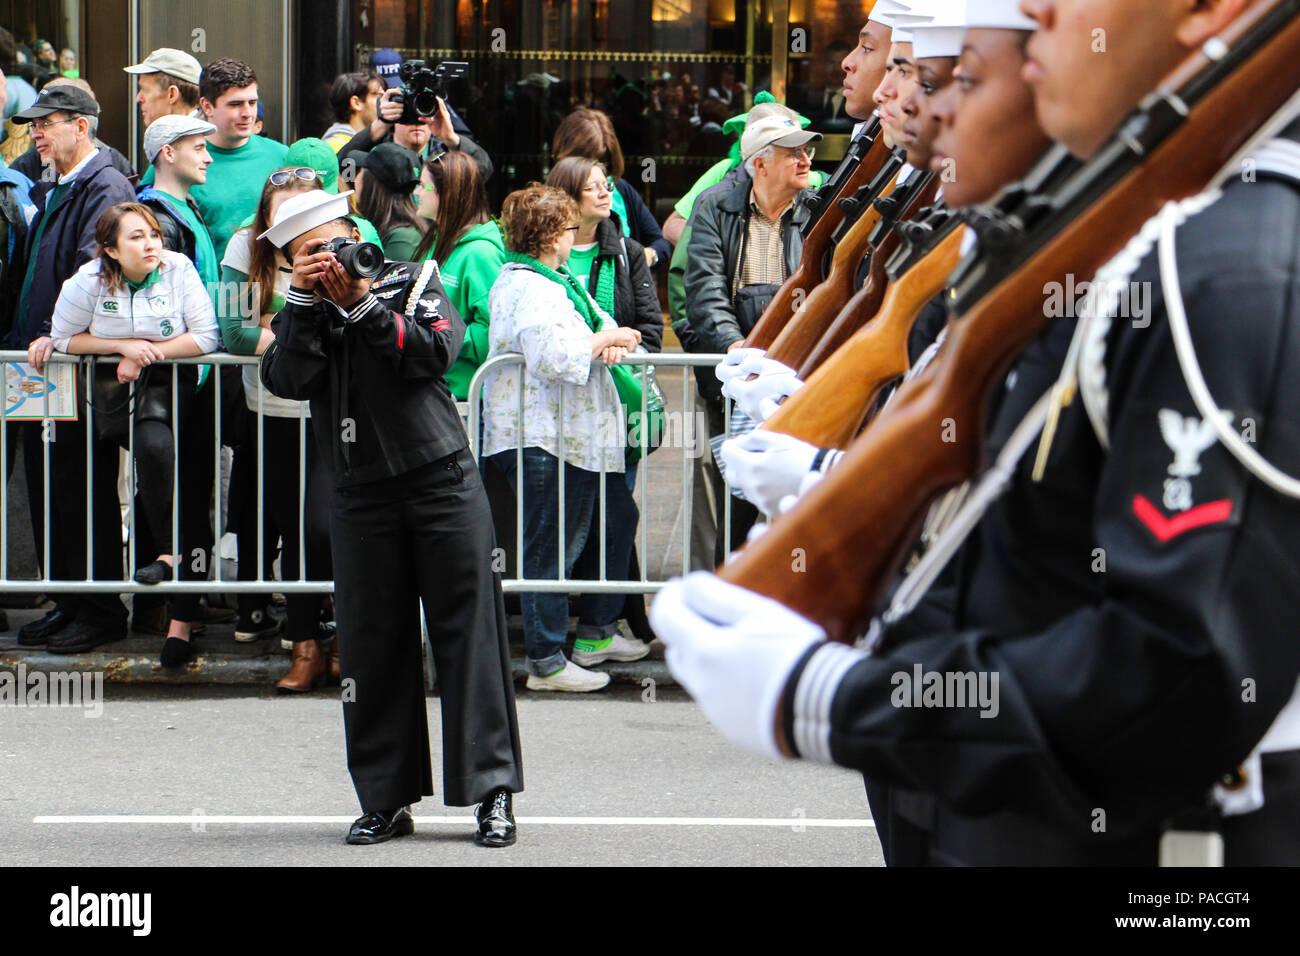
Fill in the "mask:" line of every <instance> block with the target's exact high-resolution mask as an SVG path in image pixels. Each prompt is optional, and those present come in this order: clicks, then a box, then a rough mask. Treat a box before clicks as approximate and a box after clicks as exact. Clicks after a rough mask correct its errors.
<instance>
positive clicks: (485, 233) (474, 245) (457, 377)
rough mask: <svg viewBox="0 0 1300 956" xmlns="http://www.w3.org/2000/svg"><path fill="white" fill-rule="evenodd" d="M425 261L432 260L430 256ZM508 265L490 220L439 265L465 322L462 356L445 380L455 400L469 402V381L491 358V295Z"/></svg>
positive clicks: (456, 247)
mask: <svg viewBox="0 0 1300 956" xmlns="http://www.w3.org/2000/svg"><path fill="white" fill-rule="evenodd" d="M425 258H426V259H427V258H429V256H428V255H426V256H425ZM505 261H506V246H505V242H504V241H503V240H502V238H501V229H500V228H499V227H498V226H497V224H496V223H495V222H492V221H491V220H489V221H488V222H485V223H480V224H479V225H477V226H474V227H473V228H471V229H470V230H469V231H468V232H466V233H465V235H464V236H462V237H461V239H460V241H459V242H458V243H456V245H455V246H453V247H452V250H451V254H450V255H448V256H447V259H446V261H444V262H440V263H438V268H439V271H440V272H441V273H442V287H443V288H444V289H446V290H447V296H448V298H450V299H451V304H452V306H453V307H454V308H455V310H456V311H457V313H459V314H460V317H461V319H462V320H464V322H465V341H464V344H462V345H461V347H460V355H458V356H457V357H456V361H455V362H454V363H453V364H452V366H451V368H449V369H447V374H446V376H445V378H446V381H447V387H448V388H450V389H451V394H452V395H454V396H456V400H457V401H460V402H463V401H466V400H467V398H468V394H469V383H470V379H472V378H473V377H474V373H475V372H476V371H478V367H479V366H480V365H482V364H483V361H484V360H485V359H486V358H487V354H488V320H489V318H490V315H489V312H488V293H490V292H491V291H492V283H494V282H496V281H497V275H498V274H499V273H500V272H501V267H502V266H503V265H505Z"/></svg>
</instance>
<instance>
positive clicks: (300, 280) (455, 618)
mask: <svg viewBox="0 0 1300 956" xmlns="http://www.w3.org/2000/svg"><path fill="white" fill-rule="evenodd" d="M350 195H351V192H344V193H341V194H339V195H337V196H332V195H330V194H329V193H326V192H323V191H319V190H317V191H313V192H308V193H302V194H300V195H297V196H292V197H290V198H289V199H287V200H285V202H284V203H283V205H281V206H280V208H279V209H278V210H277V211H276V216H275V221H274V223H273V224H272V227H271V228H270V229H269V230H267V231H266V232H265V233H263V234H262V236H260V237H259V238H265V239H267V240H269V241H270V242H271V243H272V244H274V245H275V246H276V247H277V248H279V249H280V250H281V251H282V253H283V255H284V257H285V259H286V260H288V261H289V262H291V263H292V265H293V278H292V280H291V288H290V290H289V292H288V294H287V295H286V296H285V306H284V309H283V310H281V312H280V313H279V314H278V315H277V316H276V317H275V319H274V320H272V323H271V331H272V332H273V333H274V335H275V341H274V342H273V343H272V344H271V345H270V346H269V347H268V348H267V350H266V352H265V354H264V355H263V357H262V370H261V374H262V382H263V383H264V384H265V385H266V387H267V388H269V389H270V390H271V391H272V392H274V393H275V394H276V395H279V396H281V397H283V398H290V399H297V400H309V401H310V402H311V414H312V427H313V428H314V429H315V434H316V441H317V443H318V445H319V447H320V448H321V450H322V454H323V455H324V456H325V457H326V459H327V460H328V461H329V462H330V463H331V465H332V466H333V472H334V479H335V484H336V490H335V493H334V499H333V505H332V510H331V516H330V518H331V520H330V533H331V538H332V548H333V558H334V573H335V592H334V601H335V609H336V613H337V620H338V627H339V635H340V666H341V671H342V678H343V682H342V686H343V724H344V730H345V733H346V738H347V753H348V770H349V771H350V772H351V774H352V781H353V784H354V786H355V787H356V791H357V797H358V799H359V800H360V802H361V810H362V815H361V817H359V818H358V819H357V820H356V822H354V823H353V824H352V827H351V829H350V831H349V832H348V837H347V842H349V843H380V842H383V841H385V840H388V839H391V838H392V837H395V836H404V835H407V834H409V833H411V832H413V830H414V823H413V821H412V818H411V813H410V804H412V803H415V802H416V801H418V800H419V799H420V798H421V797H422V796H424V795H426V794H432V793H433V774H432V766H431V760H430V753H429V737H428V723H427V719H426V716H425V709H424V708H425V705H424V701H425V688H424V676H423V675H424V671H423V668H422V667H421V661H420V613H419V612H420V604H421V603H423V606H424V616H425V620H426V622H427V626H428V631H429V642H430V645H431V646H432V648H433V654H434V659H435V662H436V665H437V671H438V683H439V687H440V690H441V697H442V742H443V775H444V780H443V800H444V802H445V803H446V804H448V805H449V806H467V805H469V804H475V803H477V804H478V809H477V811H476V817H477V819H478V828H477V830H476V832H475V837H474V838H475V841H476V842H477V843H479V844H480V845H483V846H492V847H501V846H509V845H510V844H512V843H514V842H515V822H514V816H513V806H512V800H511V795H512V794H514V793H517V792H519V791H520V790H522V789H523V770H522V758H521V756H520V751H519V729H518V720H517V718H516V715H515V698H514V684H513V680H512V676H511V671H510V654H509V650H508V647H507V644H506V627H505V608H504V605H503V603H502V598H501V582H500V578H499V577H498V575H497V574H496V572H495V571H494V570H493V566H492V565H493V560H492V551H493V548H494V547H495V543H496V542H495V539H494V536H493V528H492V517H491V513H490V511H489V510H488V501H487V496H486V494H485V493H484V490H483V485H482V483H481V482H480V479H479V472H478V467H477V466H476V464H475V462H474V459H473V457H472V456H471V455H470V452H469V448H468V447H467V445H468V443H467V440H466V434H465V429H464V427H463V426H462V424H461V420H460V415H459V413H458V412H457V411H456V405H455V402H454V401H453V400H452V397H451V393H450V391H448V389H447V385H446V383H445V382H444V381H443V374H444V373H445V372H446V370H447V369H448V368H449V367H450V366H451V363H452V362H453V361H455V359H456V355H457V353H458V352H459V351H460V346H461V341H462V339H463V337H464V334H465V326H464V323H463V322H462V321H461V318H460V316H459V315H457V314H456V311H455V310H454V309H453V308H452V307H451V305H450V304H449V303H448V301H447V294H446V292H445V291H444V290H443V286H442V282H441V280H440V278H439V275H438V268H437V265H436V263H434V262H433V261H432V260H429V261H426V262H425V263H423V264H418V265H417V264H413V263H408V262H384V264H383V267H382V269H381V270H380V272H379V273H378V274H377V275H376V276H375V277H374V278H373V280H372V279H367V278H357V277H356V276H354V275H353V274H351V273H349V272H348V271H347V270H345V269H344V268H343V266H342V264H341V263H340V261H339V257H338V255H336V254H335V253H333V252H331V251H329V250H328V249H325V248H324V246H326V244H328V243H329V242H331V241H332V240H334V239H338V238H344V239H351V240H354V241H355V240H358V239H359V238H360V234H359V233H358V232H357V229H356V226H355V225H354V224H353V222H352V220H351V219H349V218H348V196H350Z"/></svg>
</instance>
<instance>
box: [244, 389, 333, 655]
mask: <svg viewBox="0 0 1300 956" xmlns="http://www.w3.org/2000/svg"><path fill="white" fill-rule="evenodd" d="M249 418H250V423H249V429H248V438H247V440H246V441H245V443H244V444H242V445H241V446H240V448H239V450H238V451H237V452H236V461H237V470H238V471H239V473H240V474H239V480H240V481H241V483H244V484H245V487H244V488H243V491H242V493H243V495H244V496H245V500H244V502H243V506H242V507H241V510H240V518H239V520H238V522H237V524H236V526H235V530H236V535H237V537H238V543H239V580H241V581H253V580H256V574H255V573H254V572H255V571H256V569H257V519H258V511H257V507H256V505H257V484H256V481H257V475H258V472H259V470H260V473H261V480H262V483H263V487H262V502H263V509H262V518H263V535H264V538H263V542H262V548H263V564H264V565H265V566H266V567H265V568H264V572H265V579H266V580H270V577H271V574H270V565H271V563H272V561H274V558H275V549H276V538H277V537H278V538H279V539H280V540H281V542H283V547H282V550H281V551H280V578H281V580H284V581H296V580H298V578H299V577H300V574H299V572H300V570H301V569H302V568H304V566H305V569H306V578H305V580H308V581H328V580H330V578H331V577H332V573H333V572H332V569H331V567H330V538H329V507H330V499H331V498H332V496H333V493H334V476H333V474H332V472H331V471H330V468H329V466H328V464H327V463H326V462H325V460H324V459H323V458H321V456H320V455H319V454H318V453H317V450H316V436H315V434H314V433H313V431H312V426H311V421H310V419H308V420H306V421H303V420H301V419H297V418H276V417H274V416H270V415H268V416H265V417H264V418H263V420H262V428H263V434H262V450H263V452H264V458H265V460H264V462H262V463H261V464H259V463H258V458H257V416H256V415H255V414H252V415H250V416H249ZM304 431H305V433H306V446H307V447H306V460H305V461H300V460H299V456H300V454H301V450H300V444H301V442H302V439H303V432H304ZM304 465H305V467H306V494H305V495H301V496H300V495H299V494H298V484H299V477H300V475H299V469H300V467H302V466H304ZM233 480H234V479H233V478H232V482H233ZM249 483H251V484H252V487H251V488H248V487H247V484H249ZM300 508H301V515H299V509H300ZM300 517H301V521H302V536H301V540H300V539H299V534H298V526H299V518H300ZM325 599H326V595H325V594H323V593H321V594H313V593H297V594H287V595H285V612H286V623H285V636H286V637H288V638H289V639H290V640H292V641H295V642H297V641H307V640H314V639H315V638H316V637H318V636H319V634H320V619H321V607H322V605H323V604H324V603H325ZM265 606H266V595H265V594H241V595H240V596H239V610H240V613H241V614H244V615H248V614H251V613H252V612H253V611H256V610H258V609H259V608H263V607H265Z"/></svg>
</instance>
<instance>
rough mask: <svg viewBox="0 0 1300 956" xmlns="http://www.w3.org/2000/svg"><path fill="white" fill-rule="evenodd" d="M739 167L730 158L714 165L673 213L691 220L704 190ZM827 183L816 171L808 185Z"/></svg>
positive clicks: (820, 185) (682, 199) (817, 187)
mask: <svg viewBox="0 0 1300 956" xmlns="http://www.w3.org/2000/svg"><path fill="white" fill-rule="evenodd" d="M737 165H738V164H737V163H736V162H734V161H733V160H732V159H731V157H730V156H728V157H727V158H726V159H724V160H722V161H721V162H718V163H714V164H713V165H712V166H710V167H709V168H708V171H706V172H705V174H704V175H703V176H701V177H700V178H699V179H697V180H695V185H694V186H692V187H691V189H690V192H688V193H687V194H686V195H685V196H683V197H682V198H681V199H679V200H677V205H675V206H673V212H675V213H677V215H679V216H681V217H682V218H683V219H690V218H691V210H692V209H694V208H695V200H697V199H699V198H700V194H701V193H703V192H704V190H706V189H709V188H710V187H712V186H716V185H718V183H720V182H722V179H723V177H724V176H726V175H727V173H729V172H731V171H732V170H733V169H735V168H736V166H737ZM825 181H826V176H825V175H824V174H823V173H820V172H818V171H817V170H815V169H814V170H813V171H812V172H810V173H809V174H808V185H809V186H811V187H812V188H813V189H821V187H822V183H824V182H825Z"/></svg>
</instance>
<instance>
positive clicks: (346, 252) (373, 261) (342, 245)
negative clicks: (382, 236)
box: [316, 236, 384, 279]
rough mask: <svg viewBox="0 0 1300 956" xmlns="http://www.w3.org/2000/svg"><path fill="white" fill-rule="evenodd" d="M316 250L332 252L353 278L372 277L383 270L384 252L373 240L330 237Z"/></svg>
mask: <svg viewBox="0 0 1300 956" xmlns="http://www.w3.org/2000/svg"><path fill="white" fill-rule="evenodd" d="M316 251H317V252H332V253H334V255H336V256H337V257H338V260H339V265H341V266H342V267H343V269H344V271H345V272H347V274H348V275H350V276H352V278H354V279H373V278H374V277H375V276H377V275H379V273H381V272H383V271H384V254H383V252H382V251H380V249H379V247H378V246H377V245H375V244H374V243H373V242H357V241H356V240H355V239H347V238H344V237H343V236H338V237H337V238H334V239H331V240H330V241H329V242H327V243H325V244H324V245H323V246H321V247H320V248H319V249H317V250H316Z"/></svg>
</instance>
